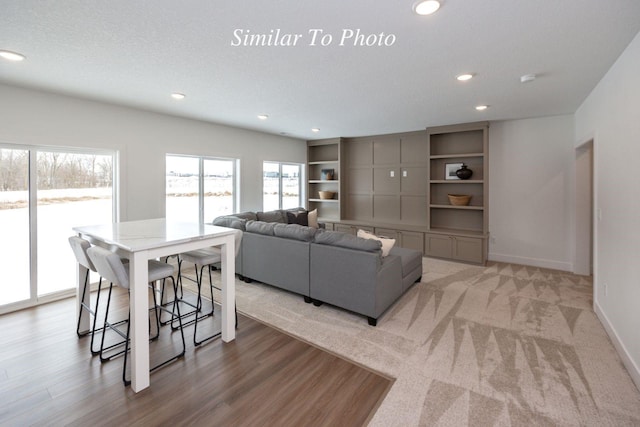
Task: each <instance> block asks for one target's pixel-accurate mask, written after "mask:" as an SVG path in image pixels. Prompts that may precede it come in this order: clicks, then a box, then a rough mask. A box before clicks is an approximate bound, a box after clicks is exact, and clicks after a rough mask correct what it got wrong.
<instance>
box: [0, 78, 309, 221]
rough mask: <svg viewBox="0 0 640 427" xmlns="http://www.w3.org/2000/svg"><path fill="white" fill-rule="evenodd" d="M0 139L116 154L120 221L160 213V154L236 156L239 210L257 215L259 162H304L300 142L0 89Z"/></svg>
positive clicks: (162, 206) (162, 212)
mask: <svg viewBox="0 0 640 427" xmlns="http://www.w3.org/2000/svg"><path fill="white" fill-rule="evenodd" d="M0 117H1V118H2V121H1V125H0V142H3V143H14V144H32V145H45V146H46V145H53V146H64V147H92V148H108V149H114V150H118V151H119V156H120V167H121V173H120V196H121V198H120V201H121V204H120V207H119V208H120V219H121V220H123V221H124V220H137V219H145V218H158V217H164V215H165V196H164V192H165V189H164V182H165V178H164V174H165V154H166V153H173V154H196V155H204V156H221V157H232V158H238V159H240V194H241V199H240V209H241V210H262V162H263V161H265V160H277V161H286V162H297V163H305V162H306V143H305V141H301V140H296V139H291V138H285V137H281V136H275V135H269V134H265V133H260V132H254V131H250V130H244V129H238V128H233V127H229V126H222V125H215V124H211V123H206V122H202V121H196V120H188V119H183V118H178V117H172V116H168V115H163V114H156V113H151V112H147V111H141V110H136V109H132V108H126V107H121V106H116V105H110V104H105V103H100V102H93V101H88V100H83V99H78V98H73V97H67V96H62V95H57V94H52V93H46V92H39V91H32V90H27V89H22V88H17V87H13V86H7V85H0Z"/></svg>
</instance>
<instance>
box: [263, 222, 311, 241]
mask: <svg viewBox="0 0 640 427" xmlns="http://www.w3.org/2000/svg"><path fill="white" fill-rule="evenodd" d="M316 231H317V230H316V229H315V228H311V227H305V226H303V225H298V224H275V225H274V227H273V233H274V234H275V235H276V236H277V237H284V238H286V239H293V240H300V241H302V242H310V241H312V240H313V237H314V236H315V235H316Z"/></svg>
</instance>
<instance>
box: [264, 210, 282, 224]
mask: <svg viewBox="0 0 640 427" xmlns="http://www.w3.org/2000/svg"><path fill="white" fill-rule="evenodd" d="M257 217H258V221H264V222H278V223H282V224H286V223H287V214H286V212H285V211H283V210H275V211H269V212H258V213H257Z"/></svg>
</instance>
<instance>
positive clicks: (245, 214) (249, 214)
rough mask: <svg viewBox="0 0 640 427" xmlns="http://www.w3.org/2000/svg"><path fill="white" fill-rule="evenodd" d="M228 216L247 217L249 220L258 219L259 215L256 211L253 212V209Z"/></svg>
mask: <svg viewBox="0 0 640 427" xmlns="http://www.w3.org/2000/svg"><path fill="white" fill-rule="evenodd" d="M227 216H235V217H236V218H240V219H246V220H247V221H249V220H251V221H257V220H258V216H257V215H256V213H255V212H251V211H247V212H240V213H236V214H233V215H227Z"/></svg>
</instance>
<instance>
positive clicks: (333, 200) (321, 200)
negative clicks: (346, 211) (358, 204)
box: [309, 199, 340, 203]
mask: <svg viewBox="0 0 640 427" xmlns="http://www.w3.org/2000/svg"><path fill="white" fill-rule="evenodd" d="M309 201H310V202H323V203H324V202H327V203H338V202H339V201H340V200H338V199H309Z"/></svg>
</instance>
